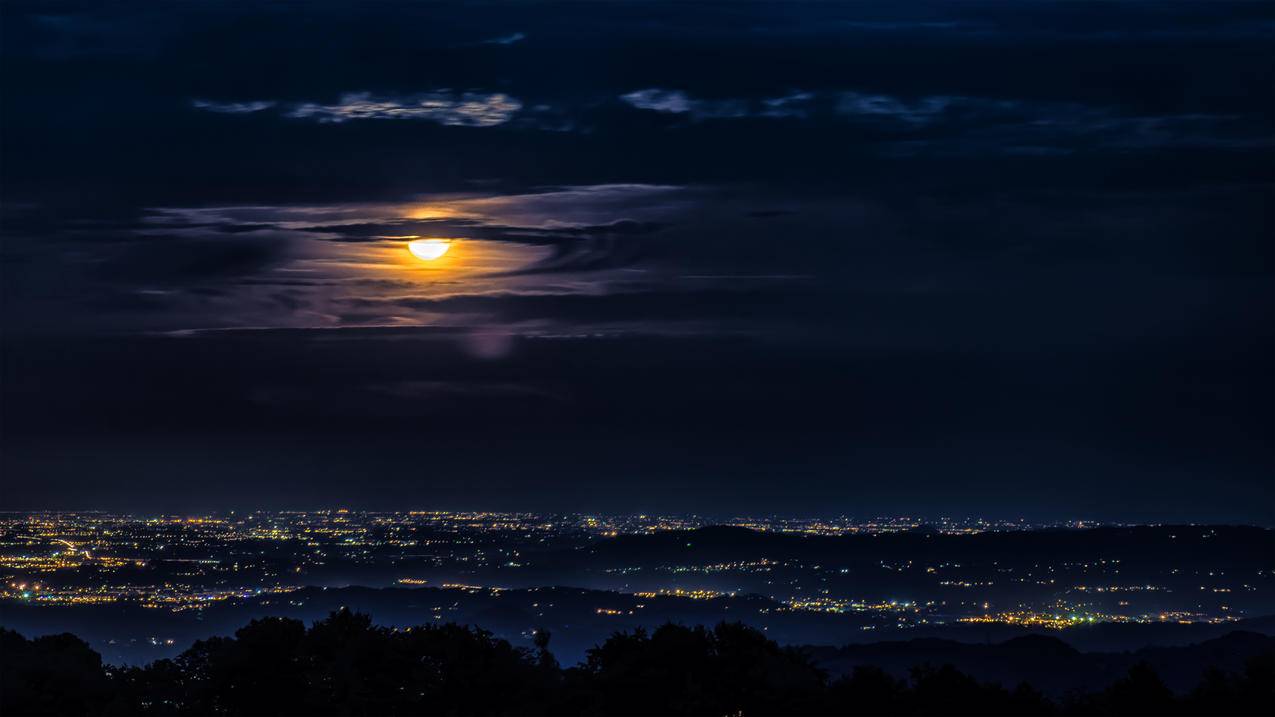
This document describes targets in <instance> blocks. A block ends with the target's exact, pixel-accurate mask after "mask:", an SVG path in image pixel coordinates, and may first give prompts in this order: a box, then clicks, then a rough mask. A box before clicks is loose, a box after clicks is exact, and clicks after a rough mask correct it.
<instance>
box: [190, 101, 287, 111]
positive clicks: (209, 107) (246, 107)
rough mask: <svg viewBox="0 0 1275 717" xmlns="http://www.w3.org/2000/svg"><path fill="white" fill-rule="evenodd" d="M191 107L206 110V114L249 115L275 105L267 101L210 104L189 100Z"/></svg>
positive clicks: (208, 102)
mask: <svg viewBox="0 0 1275 717" xmlns="http://www.w3.org/2000/svg"><path fill="white" fill-rule="evenodd" d="M190 104H191V106H193V107H195V108H196V109H201V110H206V111H208V112H220V113H222V114H235V115H240V114H251V113H253V112H260V111H262V110H268V109H270V108H271V107H274V105H275V103H274V102H271V101H269V100H261V101H257V102H210V101H208V100H191V103H190Z"/></svg>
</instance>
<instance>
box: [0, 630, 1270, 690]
mask: <svg viewBox="0 0 1275 717" xmlns="http://www.w3.org/2000/svg"><path fill="white" fill-rule="evenodd" d="M535 643H536V648H535V649H526V648H519V647H514V646H512V645H510V644H509V642H507V641H505V640H502V639H498V638H496V637H493V636H492V634H491V633H489V632H486V631H483V630H479V629H474V628H467V627H461V626H458V625H451V624H448V625H439V626H435V625H429V626H423V627H416V628H412V629H406V630H395V629H389V628H384V627H378V626H375V625H373V624H372V621H371V619H370V618H369V617H368V616H366V615H360V614H357V613H352V612H349V611H346V610H342V611H339V612H335V613H333V614H332V615H331V616H329V617H328V618H327V619H325V620H322V621H319V622H317V623H315V624H314V625H313V626H312V627H310V628H309V629H307V628H306V627H305V625H304V624H303V623H301V622H300V621H298V620H291V619H282V618H269V619H264V620H254V621H253V622H251V623H249V624H248V625H247V626H245V627H244V628H242V629H240V630H239V631H238V632H236V633H235V636H234V637H233V638H221V637H216V638H211V639H208V640H202V641H200V642H197V643H195V645H194V646H192V647H191V648H190V649H188V650H186V651H185V652H183V653H182V654H181V655H180V656H178V657H176V658H175V659H171V660H159V661H156V662H154V663H151V664H150V665H147V666H146V667H124V668H116V667H109V666H104V665H103V664H102V660H101V656H100V655H98V654H97V653H96V652H94V651H93V650H92V649H90V648H89V646H88V645H87V644H85V643H84V642H83V641H82V640H80V639H79V638H77V637H75V636H73V635H56V636H46V637H40V638H36V639H34V640H28V639H26V638H24V637H22V636H21V635H19V634H17V633H16V632H13V631H11V630H3V629H0V663H2V664H0V668H2V669H0V713H3V714H5V715H214V714H220V715H435V714H437V715H488V714H490V715H496V714H509V715H535V714H548V715H848V714H865V715H961V714H969V715H975V714H977V715H1050V714H1063V715H1070V714H1075V715H1105V714H1119V715H1134V714H1154V715H1172V714H1183V715H1188V714H1189V715H1222V714H1236V715H1258V714H1268V713H1269V709H1270V707H1271V705H1275V657H1273V656H1272V655H1269V654H1268V655H1266V656H1264V657H1262V658H1259V659H1256V660H1253V661H1250V663H1249V665H1248V668H1247V669H1246V670H1245V672H1244V673H1243V674H1238V675H1236V674H1224V673H1221V672H1209V673H1207V674H1205V675H1204V676H1203V679H1202V681H1201V682H1200V684H1199V686H1198V687H1197V688H1195V690H1193V691H1192V692H1191V693H1189V694H1187V695H1185V696H1176V695H1174V694H1173V692H1172V691H1170V690H1169V689H1168V688H1167V687H1165V685H1164V684H1163V683H1162V682H1161V681H1160V680H1159V678H1158V677H1157V676H1156V675H1155V673H1154V672H1153V671H1152V670H1151V669H1150V668H1149V667H1146V666H1138V667H1135V668H1133V669H1132V670H1130V671H1129V673H1128V674H1127V675H1126V676H1124V677H1123V678H1121V679H1119V680H1117V681H1116V682H1114V683H1113V684H1112V685H1111V686H1110V687H1108V688H1107V689H1105V690H1103V691H1101V692H1097V693H1091V694H1077V695H1071V696H1069V697H1067V698H1066V699H1063V700H1051V699H1049V698H1047V697H1046V696H1044V695H1043V694H1041V693H1040V692H1038V691H1037V690H1035V689H1033V688H1032V687H1030V686H1028V685H1018V686H1016V687H1013V688H1012V689H1006V688H1005V687H1002V686H1000V685H992V684H983V683H980V682H978V681H977V680H975V679H973V678H971V677H970V676H968V675H965V674H963V673H962V672H960V671H959V670H958V669H956V668H954V667H952V666H950V665H944V666H918V667H916V668H915V669H913V671H912V674H911V677H910V679H907V680H900V679H896V678H895V677H892V676H890V675H889V674H887V673H885V672H883V671H881V670H879V669H875V668H863V667H861V668H857V669H856V670H855V671H854V672H853V674H851V675H848V676H846V677H842V678H838V679H835V680H833V679H829V678H828V677H827V676H826V675H825V674H824V673H823V672H822V671H820V670H819V669H818V668H817V667H816V666H815V665H814V664H813V663H812V662H811V661H810V659H809V658H808V657H806V656H805V655H803V654H802V653H801V652H800V651H798V650H795V649H791V648H781V647H780V646H779V645H777V644H776V643H775V642H774V641H772V640H769V639H767V638H766V637H765V636H764V635H763V634H762V633H761V632H759V631H757V630H755V629H753V628H750V627H747V626H745V625H742V624H738V623H736V624H726V623H723V624H720V625H718V626H717V627H715V628H712V629H708V628H704V627H695V628H687V627H681V626H677V625H665V626H663V627H660V628H658V629H656V630H655V631H653V632H651V633H647V632H644V631H637V632H633V633H617V634H615V635H613V636H612V637H611V638H610V639H608V640H607V641H606V642H604V643H603V644H602V645H600V646H598V647H596V648H594V649H592V650H590V651H589V653H588V657H587V659H586V661H585V662H584V663H582V664H580V665H578V666H576V667H570V668H565V669H564V668H562V667H561V666H560V665H559V664H558V663H557V661H556V660H555V659H554V658H553V655H552V654H551V653H550V652H549V649H548V647H549V636H548V635H547V634H546V633H539V634H538V635H537V636H536V640H535Z"/></svg>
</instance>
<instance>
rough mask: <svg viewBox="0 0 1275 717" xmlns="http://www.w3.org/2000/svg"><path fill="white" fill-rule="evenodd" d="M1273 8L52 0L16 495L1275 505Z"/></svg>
mask: <svg viewBox="0 0 1275 717" xmlns="http://www.w3.org/2000/svg"><path fill="white" fill-rule="evenodd" d="M1272 8H1273V6H1272V5H1271V4H1269V3H1226V2H1208V3H1174V2H1152V3H1123V2H1122V3H1048V2H1031V3H1028V2H1011V3H898V2H890V3H879V4H873V3H852V4H838V3H831V2H821V3H801V2H782V3H759V2H734V3H657V2H633V3H618V2H617V3H579V4H556V3H536V2H519V3H469V4H465V5H461V4H435V3H428V4H427V3H416V4H399V3H368V2H364V3H305V4H300V3H296V4H293V3H259V2H254V3H231V2H209V3H195V2H191V3H154V4H143V3H104V2H91V3H73V2H40V3H23V2H6V3H4V4H3V5H2V6H0V14H2V15H3V17H2V20H3V22H2V23H0V33H2V34H0V58H2V61H3V62H2V64H0V79H2V80H3V84H2V88H0V92H2V93H3V94H2V96H0V107H2V108H3V121H2V122H0V197H2V204H0V231H2V237H3V247H2V253H0V262H2V263H0V270H2V271H3V274H2V275H0V278H2V279H3V288H2V292H3V294H2V298H3V304H2V309H3V313H2V318H3V323H2V327H3V337H4V346H3V386H2V388H3V404H2V405H0V420H2V421H3V423H2V424H0V428H2V429H3V440H2V443H0V448H2V449H3V453H2V454H0V460H2V461H3V468H4V476H5V478H4V480H5V491H4V498H3V502H2V504H0V508H13V509H23V508H41V507H49V508H92V507H102V508H117V509H132V510H156V509H172V510H203V509H209V508H225V507H299V508H300V507H323V506H331V505H335V504H342V505H348V506H351V507H369V508H398V507H420V508H429V507H454V508H534V509H550V510H671V511H701V512H737V511H749V512H760V511H770V510H779V511H786V512H798V513H846V514H858V515H863V514H869V513H897V514H910V513H927V514H930V515H941V514H947V515H960V514H978V515H994V516H1020V515H1021V516H1027V517H1050V518H1053V517H1094V518H1108V519H1145V520H1159V519H1194V520H1235V521H1255V522H1262V523H1270V522H1271V521H1272V518H1273V517H1275V516H1273V515H1272V513H1273V510H1275V509H1273V506H1275V488H1273V487H1272V469H1275V443H1273V438H1275V381H1272V373H1271V366H1272V365H1273V363H1275V362H1273V359H1275V322H1273V321H1272V319H1275V316H1273V315H1272V314H1275V292H1273V285H1272V283H1271V279H1272V270H1273V263H1275V262H1273V261H1272V254H1273V252H1272V231H1271V230H1272V226H1271V224H1272V222H1271V219H1272V216H1271V215H1272V208H1271V207H1272V201H1271V200H1272V193H1271V189H1272V180H1273V179H1275V140H1273V136H1275V135H1273V134H1272V119H1273V117H1275V95H1273V91H1272V88H1273V87H1275V61H1273V60H1272V54H1271V52H1270V48H1271V46H1272V39H1275V10H1273V9H1272ZM418 237H419V238H427V239H429V238H434V239H442V240H445V241H447V242H448V247H449V251H448V253H447V254H446V255H444V257H442V258H440V259H438V260H436V261H433V262H422V261H420V260H417V259H415V258H413V257H412V255H411V254H410V253H408V251H407V249H406V243H407V242H408V241H410V240H412V239H414V238H418Z"/></svg>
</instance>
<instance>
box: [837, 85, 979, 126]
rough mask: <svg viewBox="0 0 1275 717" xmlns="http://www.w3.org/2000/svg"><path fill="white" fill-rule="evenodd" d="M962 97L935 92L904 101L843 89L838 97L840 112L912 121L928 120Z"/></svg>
mask: <svg viewBox="0 0 1275 717" xmlns="http://www.w3.org/2000/svg"><path fill="white" fill-rule="evenodd" d="M958 99H960V98H952V97H944V96H934V97H922V98H921V99H919V100H917V101H915V102H904V101H903V100H900V99H899V98H897V97H891V96H889V95H873V94H863V93H860V92H843V93H841V96H840V97H839V98H838V101H837V110H836V111H837V113H838V114H841V115H849V116H859V117H889V118H892V119H897V120H901V121H903V122H906V123H908V124H925V123H927V122H930V121H932V120H933V119H935V118H936V117H938V116H939V115H941V114H943V112H944V111H945V110H947V108H948V107H950V106H951V105H952V104H953V103H954V102H955V101H957V100H958Z"/></svg>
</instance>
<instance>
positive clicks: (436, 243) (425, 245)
mask: <svg viewBox="0 0 1275 717" xmlns="http://www.w3.org/2000/svg"><path fill="white" fill-rule="evenodd" d="M451 248H452V245H451V242H448V241H444V240H442V239H417V240H416V241H410V242H408V243H407V250H408V251H410V252H412V256H414V257H416V258H417V259H421V260H422V261H433V260H435V259H437V258H438V257H440V256H442V255H444V254H446V253H447V250H448V249H451Z"/></svg>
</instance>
